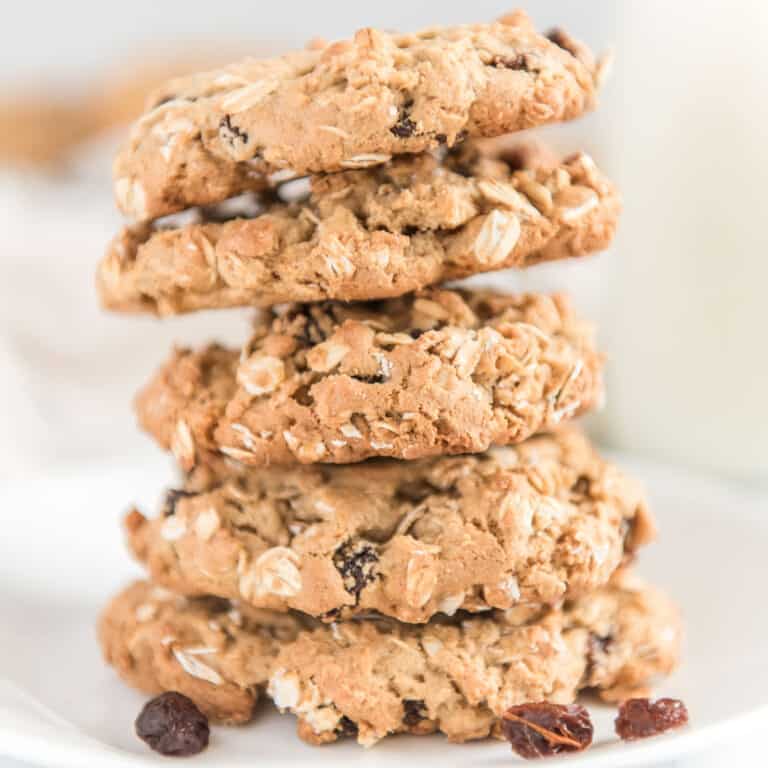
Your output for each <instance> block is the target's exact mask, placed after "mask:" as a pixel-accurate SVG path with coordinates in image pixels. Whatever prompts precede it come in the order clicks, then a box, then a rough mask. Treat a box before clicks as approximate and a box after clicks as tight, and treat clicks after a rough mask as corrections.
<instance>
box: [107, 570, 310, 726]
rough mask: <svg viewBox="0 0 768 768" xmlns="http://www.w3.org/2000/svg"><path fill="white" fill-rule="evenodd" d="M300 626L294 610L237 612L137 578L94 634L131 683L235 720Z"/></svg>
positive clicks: (243, 717) (246, 715)
mask: <svg viewBox="0 0 768 768" xmlns="http://www.w3.org/2000/svg"><path fill="white" fill-rule="evenodd" d="M305 624H306V623H305ZM302 626H303V624H302V619H301V617H299V616H298V615H291V614H287V613H274V612H270V611H259V610H256V609H254V608H247V609H244V610H243V611H241V610H240V609H239V608H238V607H236V606H234V605H232V604H230V603H229V602H228V601H227V600H221V599H219V598H215V597H201V598H197V599H196V600H186V599H185V598H183V597H177V596H175V595H173V594H172V593H171V592H169V591H168V590H167V589H163V588H162V587H157V586H153V585H151V584H149V583H148V582H145V581H137V582H135V583H134V584H132V585H131V586H130V587H128V588H127V589H125V590H123V591H122V592H121V593H120V594H119V595H118V596H117V597H116V598H115V599H114V600H112V602H111V603H110V604H109V606H108V607H107V608H106V610H105V611H104V613H103V615H102V617H101V620H100V622H99V639H100V641H101V647H102V650H103V653H104V658H105V660H106V661H107V662H108V663H109V664H111V665H112V666H113V667H114V668H115V669H116V670H117V671H118V673H119V674H120V676H121V677H122V678H123V679H124V680H126V682H128V683H130V684H131V685H132V686H134V687H135V688H139V689H140V690H142V691H145V692H146V693H151V694H155V693H161V692H163V691H179V692H181V693H184V694H185V695H187V696H189V697H190V698H191V699H193V700H194V701H195V702H197V703H198V704H200V705H201V708H202V709H203V710H204V711H205V713H206V714H207V715H208V716H209V717H211V718H213V719H215V720H218V721H220V722H227V723H242V722H247V721H248V720H250V719H251V711H252V710H253V706H254V704H255V703H256V701H257V699H258V697H259V693H260V691H262V690H263V688H264V686H265V684H266V682H267V680H268V679H269V674H270V670H271V668H272V662H273V660H274V658H275V656H276V655H277V653H278V652H279V650H280V648H281V647H282V646H283V645H284V644H285V643H288V642H290V641H291V640H294V639H295V638H296V636H297V634H298V632H299V629H300V628H301V627H302ZM233 630H234V631H233ZM214 654H215V664H211V663H209V662H210V661H213V660H214Z"/></svg>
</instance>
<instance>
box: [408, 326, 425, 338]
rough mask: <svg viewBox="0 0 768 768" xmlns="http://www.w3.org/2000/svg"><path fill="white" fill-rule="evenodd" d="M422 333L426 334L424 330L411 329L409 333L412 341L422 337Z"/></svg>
mask: <svg viewBox="0 0 768 768" xmlns="http://www.w3.org/2000/svg"><path fill="white" fill-rule="evenodd" d="M422 333H425V331H424V329H423V328H411V330H410V331H408V335H409V336H410V337H411V338H412V339H418V338H419V336H421V334H422Z"/></svg>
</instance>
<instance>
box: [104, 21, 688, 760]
mask: <svg viewBox="0 0 768 768" xmlns="http://www.w3.org/2000/svg"><path fill="white" fill-rule="evenodd" d="M601 74H602V66H601V65H600V64H596V63H595V61H594V59H593V58H592V55H591V54H590V52H589V51H588V49H587V48H586V47H585V46H583V45H581V44H580V43H578V42H576V41H574V40H573V39H572V38H570V37H569V36H568V35H567V34H565V33H564V32H562V31H556V32H554V33H551V34H549V35H548V36H543V35H540V34H538V33H537V32H536V31H535V30H534V29H533V28H532V26H531V24H530V22H529V20H528V19H527V17H526V16H525V15H524V14H522V13H520V12H516V13H513V14H510V15H509V16H507V17H504V18H503V19H501V20H499V21H498V22H495V23H492V24H487V25H475V26H468V27H455V28H446V29H431V30H428V31H425V32H422V33H420V34H416V35H390V34H385V33H381V32H377V31H375V30H371V29H366V30H361V31H360V32H358V33H357V34H356V35H355V36H354V38H353V39H351V40H348V41H343V42H337V43H334V44H332V45H323V44H317V45H313V46H312V47H311V48H310V49H308V50H305V51H301V52H297V53H293V54H289V55H287V56H285V57H283V58H280V59H275V60H270V61H259V60H246V61H243V62H239V63H237V64H234V65H232V66H230V67H226V68H224V69H221V70H218V71H215V72H210V73H205V74H201V75H196V76H193V77H188V78H183V79H179V80H174V81H171V82H169V83H168V84H167V85H166V86H165V87H163V88H162V89H160V90H159V91H157V92H156V93H155V94H154V95H153V96H152V97H151V98H150V100H149V102H148V109H147V112H146V114H145V115H144V116H143V117H142V118H141V119H140V120H139V121H138V122H137V123H136V124H135V125H134V127H133V129H132V132H131V136H130V139H129V141H128V143H127V145H126V146H125V148H124V149H123V150H122V151H121V153H120V154H119V156H118V157H117V159H116V162H115V179H116V181H115V190H116V196H117V200H118V204H119V206H120V208H121V210H122V211H123V212H124V213H125V214H127V215H128V216H130V217H132V218H133V219H134V220H136V221H137V222H138V223H134V224H131V225H130V226H127V227H126V228H125V229H124V230H123V231H122V232H121V233H120V234H119V235H118V236H117V237H116V238H115V239H114V241H113V242H112V243H111V244H110V246H109V248H108V249H107V253H106V255H105V257H104V259H103V261H102V263H101V265H100V267H99V270H98V285H99V290H100V294H101V297H102V300H103V303H104V305H105V306H106V307H108V308H109V309H113V310H117V311H129V312H149V313H155V314H158V315H170V314H175V313H182V312H188V311H193V310H197V309H203V308H218V307H232V306H244V307H245V306H258V307H260V308H261V309H260V310H259V311H258V313H257V318H256V320H255V325H254V329H253V334H252V336H251V338H250V340H249V341H247V342H246V343H245V345H244V346H243V348H242V349H229V348H225V347H223V346H219V345H216V344H214V345H210V346H207V347H203V348H200V349H177V350H175V351H174V352H173V353H172V354H171V356H170V358H169V360H168V361H167V362H166V363H165V364H164V365H163V366H162V367H161V369H160V370H159V372H158V373H157V374H156V375H155V376H154V378H153V379H152V380H151V381H150V382H149V383H148V384H147V386H146V387H145V388H144V389H143V391H142V392H141V393H140V394H139V395H138V398H137V401H136V406H137V411H138V416H139V421H140V423H141V425H142V426H143V427H144V429H145V430H146V431H147V432H148V433H149V434H150V435H152V436H153V437H154V438H155V439H156V440H157V441H158V442H159V443H160V444H161V445H162V446H163V447H164V448H166V449H168V450H170V451H172V452H173V454H174V456H175V457H176V459H177V460H178V463H179V465H180V467H181V470H182V479H181V481H180V483H179V484H177V487H175V488H174V489H173V490H170V491H168V492H167V494H166V497H165V501H164V504H163V505H162V508H161V509H160V510H159V512H158V514H157V516H156V517H154V518H147V517H145V516H144V515H143V514H142V513H141V512H139V511H137V510H133V511H131V512H130V514H129V515H128V517H127V519H126V530H127V534H128V540H129V544H130V548H131V550H132V552H133V554H134V555H135V556H136V557H137V559H138V560H139V561H140V562H141V563H142V564H144V565H145V566H146V569H147V572H148V577H149V580H148V581H146V582H139V583H135V584H133V585H131V586H129V587H128V588H127V589H126V590H125V591H124V592H122V593H121V594H120V595H118V596H117V597H116V598H114V600H113V601H112V602H111V603H110V605H109V606H108V607H107V609H106V611H105V613H104V615H103V617H102V620H101V625H100V637H101V642H102V646H103V649H104V654H105V656H106V658H107V660H108V661H109V662H110V663H111V664H113V665H114V666H115V667H116V668H117V670H118V672H119V673H120V674H121V675H122V676H123V677H124V678H125V679H126V680H127V681H128V682H129V683H130V684H132V685H135V686H136V687H138V688H140V689H142V690H144V691H147V692H150V693H155V692H160V691H165V690H176V691H180V692H182V693H184V694H186V695H187V696H189V697H190V698H192V699H193V700H194V701H195V703H196V704H197V705H198V706H199V707H200V709H201V710H203V712H205V713H206V714H207V715H208V716H210V717H212V718H213V719H215V720H218V721H223V722H229V723H242V722H246V721H248V720H249V719H250V718H251V716H252V711H253V707H254V704H255V702H256V700H257V699H258V697H259V696H260V695H262V694H266V695H267V696H268V697H270V698H271V699H272V700H273V701H274V703H275V705H276V706H277V707H278V708H279V709H280V710H281V711H289V712H292V713H294V714H295V715H297V716H298V720H299V727H298V730H299V734H300V736H301V737H302V738H304V739H305V740H307V741H309V742H312V743H318V744H319V743H324V742H329V741H334V740H336V739H337V738H340V737H342V736H356V738H357V739H358V741H359V742H360V743H362V744H365V745H370V744H373V743H374V742H376V741H377V740H379V739H381V738H382V737H383V736H385V735H387V734H390V733H396V732H402V731H407V732H412V733H419V734H425V733H431V732H434V731H442V732H444V733H445V734H447V736H448V737H449V738H450V739H452V740H455V741H463V740H467V739H474V738H482V737H485V736H488V735H498V726H497V723H498V718H499V716H500V715H501V714H502V713H503V712H504V710H505V709H506V708H508V707H509V706H511V705H513V704H519V703H523V702H532V701H542V700H548V701H554V702H559V703H564V702H570V701H572V700H573V699H574V698H575V696H576V695H577V693H578V692H579V691H580V690H582V689H585V688H590V689H596V690H597V691H599V692H600V694H601V695H602V696H603V697H604V698H606V699H608V700H616V699H620V698H623V697H625V696H627V695H629V694H632V693H635V692H637V691H639V690H642V689H644V688H645V686H646V685H647V684H648V683H649V681H650V680H651V679H652V678H653V677H654V676H656V675H658V674H660V673H666V672H669V671H670V670H671V669H672V667H673V666H674V664H675V663H676V659H677V653H678V642H679V621H678V617H677V612H676V609H675V608H674V606H672V605H671V604H670V603H669V602H668V600H667V599H666V598H665V597H664V596H663V595H661V594H660V593H659V592H657V591H656V590H655V589H653V588H652V587H650V586H647V585H645V584H643V583H641V582H640V581H639V580H638V579H637V578H636V577H634V576H633V575H632V574H631V573H629V572H628V571H627V567H626V566H627V565H628V563H629V561H630V560H631V559H632V558H633V556H634V554H635V552H636V551H637V550H638V549H639V548H640V547H642V545H644V544H645V543H647V542H648V541H649V540H650V539H651V538H652V537H653V532H654V525H653V521H652V518H651V516H650V513H649V511H648V510H647V508H646V505H645V502H644V499H643V496H642V492H641V491H640V490H639V489H638V487H637V486H636V484H635V483H634V482H633V481H632V480H631V479H630V478H628V477H626V476H625V475H623V474H622V473H621V472H620V471H619V470H617V469H616V468H615V467H613V466H612V465H610V464H609V463H607V462H606V461H604V460H603V459H602V458H601V457H600V456H599V455H598V454H597V452H596V451H595V449H594V448H593V447H592V446H591V445H590V443H589V441H588V440H587V438H586V437H585V436H584V435H583V434H581V432H579V431H578V429H577V428H576V427H574V426H571V425H569V422H570V421H571V420H572V419H574V417H576V416H578V415H580V414H582V413H585V412H587V411H589V410H591V409H593V408H594V407H596V406H597V405H598V404H599V402H600V399H601V396H602V376H601V372H602V366H603V358H602V356H601V354H600V353H599V351H598V350H597V349H596V347H595V343H594V338H593V332H592V328H591V327H590V326H589V324H587V323H586V322H585V321H584V320H583V319H581V318H580V317H579V315H578V314H577V313H576V312H575V311H574V310H573V308H572V307H571V304H570V302H569V300H568V299H567V297H566V296H564V295H543V294H525V295H506V294H502V293H494V292H490V291H471V290H461V289H456V288H445V287H439V286H440V284H442V283H444V282H445V281H448V280H455V279H458V278H462V277H465V276H469V275H473V274H478V273H481V272H488V271H491V270H498V269H503V268H510V267H517V268H519V267H527V266H529V265H534V264H537V263H539V262H541V261H544V260H554V259H561V258H566V257H577V256H582V255H586V254H588V253H592V252H595V251H599V250H601V249H603V248H605V247H606V246H607V245H608V244H609V242H610V240H611V238H612V236H613V233H614V230H615V227H616V223H617V218H618V215H619V208H620V203H619V198H618V194H617V191H616V189H615V188H614V186H613V185H612V184H611V182H610V181H609V180H608V179H607V178H606V177H605V176H604V175H603V174H602V173H601V171H600V170H599V169H598V168H597V167H596V165H595V163H594V162H593V161H592V160H591V159H590V158H589V157H587V156H586V155H584V154H575V155H572V156H570V157H566V158H559V157H557V156H554V155H553V154H552V153H551V152H549V151H547V150H545V149H543V148H542V147H540V146H538V145H532V144H530V143H520V142H519V141H515V140H514V139H510V138H509V136H503V135H504V134H510V133H512V132H515V131H518V130H520V129H524V128H532V127H535V126H536V125H539V124H544V123H550V122H556V121H561V120H566V119H570V118H575V117H577V116H578V115H580V114H581V113H582V112H584V111H586V110H588V109H590V108H591V107H592V106H593V105H594V102H595V97H596V90H597V88H598V85H599V82H600V79H601ZM502 136H503V137H502ZM499 137H502V138H499Z"/></svg>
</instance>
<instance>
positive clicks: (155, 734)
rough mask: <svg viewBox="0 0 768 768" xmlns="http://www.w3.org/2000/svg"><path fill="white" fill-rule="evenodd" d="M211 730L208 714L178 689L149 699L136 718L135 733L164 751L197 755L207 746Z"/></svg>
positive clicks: (150, 744)
mask: <svg viewBox="0 0 768 768" xmlns="http://www.w3.org/2000/svg"><path fill="white" fill-rule="evenodd" d="M209 734H210V728H209V727H208V718H207V717H206V716H205V715H204V714H203V713H202V712H201V711H200V710H199V709H198V708H197V706H196V705H195V703H194V702H193V701H192V699H189V698H187V697H186V696H184V695H183V694H181V693H176V692H175V691H168V692H166V693H163V694H161V695H160V696H157V697H156V698H154V699H152V700H151V701H148V702H147V703H146V704H145V705H144V709H142V710H141V712H140V713H139V716H138V717H137V718H136V735H137V736H138V737H139V738H140V739H141V740H142V741H145V742H146V743H147V744H149V746H150V747H151V748H152V749H154V750H155V752H159V753H160V754H161V755H179V756H186V755H196V754H197V753H198V752H202V750H204V749H205V748H206V747H207V746H208V736H209Z"/></svg>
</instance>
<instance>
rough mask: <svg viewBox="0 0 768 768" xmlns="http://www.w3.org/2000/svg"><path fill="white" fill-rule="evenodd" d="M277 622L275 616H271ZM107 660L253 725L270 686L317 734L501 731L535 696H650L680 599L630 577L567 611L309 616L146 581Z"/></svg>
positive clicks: (128, 674) (459, 737)
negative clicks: (328, 620)
mask: <svg viewBox="0 0 768 768" xmlns="http://www.w3.org/2000/svg"><path fill="white" fill-rule="evenodd" d="M272 618H274V619H276V620H277V621H278V622H279V624H278V625H275V626H272V625H270V621H271V619H272ZM100 641H101V645H102V648H103V652H104V656H105V658H106V659H107V661H108V662H110V663H111V664H113V665H114V666H115V667H116V669H117V671H118V672H119V673H120V674H121V676H122V677H123V678H125V680H126V681H127V682H129V683H130V684H131V685H134V686H136V687H138V688H141V689H142V690H144V691H147V692H149V693H155V692H158V691H161V690H166V689H168V688H173V689H174V690H177V691H180V692H181V693H184V694H185V695H187V696H189V697H190V698H192V699H193V700H194V701H195V703H196V704H197V706H198V707H200V709H201V710H202V711H203V712H205V713H206V714H208V715H209V716H211V717H213V718H215V719H217V720H223V721H225V722H245V721H247V720H249V719H250V718H251V716H252V712H253V705H254V702H255V701H256V699H257V697H258V695H259V693H260V692H261V691H262V690H263V689H264V688H265V687H266V689H267V691H268V694H269V696H270V697H271V698H272V699H273V701H274V703H275V704H276V706H277V707H279V708H280V709H281V710H283V711H290V712H293V713H294V714H296V715H297V716H298V718H299V723H298V732H299V735H300V736H301V737H302V738H303V739H305V740H306V741H309V742H310V743H313V744H322V743H325V742H329V741H334V740H336V739H337V738H339V737H340V736H356V737H357V740H358V741H359V742H360V743H361V744H364V745H366V746H369V745H371V744H374V743H375V742H376V741H378V740H380V739H381V738H383V737H384V736H386V735H387V734H390V733H398V732H410V733H416V734H427V733H432V732H434V731H441V732H443V733H445V734H446V735H447V736H448V738H449V739H451V740H452V741H466V740H470V739H478V738H484V737H486V736H488V735H498V733H497V730H496V729H497V719H498V717H499V716H500V715H501V714H502V712H504V710H505V709H507V708H508V707H510V706H512V705H514V704H519V703H523V702H527V701H541V700H544V699H546V700H549V701H554V702H560V703H567V702H570V701H572V700H573V699H574V698H575V696H576V694H577V693H578V691H579V690H581V689H584V688H590V689H596V690H597V691H598V692H599V693H600V695H601V696H603V697H604V698H606V699H608V700H615V699H622V698H625V697H627V696H631V695H638V694H641V693H644V692H645V686H646V685H647V684H648V683H649V682H650V681H651V680H652V678H654V677H655V676H656V675H659V674H666V673H668V672H670V671H671V670H672V669H673V668H674V666H675V665H676V663H677V658H678V652H679V643H680V623H679V617H678V613H677V609H676V608H675V606H674V605H673V604H672V603H671V602H670V601H669V600H668V599H667V598H666V597H665V596H664V595H662V594H661V593H659V592H657V591H656V590H655V589H653V588H651V587H648V586H646V585H643V584H642V583H639V582H637V581H636V580H635V579H634V577H633V576H631V575H628V574H622V575H621V576H620V577H619V578H618V579H617V581H616V583H615V584H613V585H611V586H609V587H606V588H603V589H601V590H598V591H596V592H593V593H591V594H590V595H587V596H585V597H583V598H579V599H577V600H574V601H570V602H567V603H565V604H564V605H563V607H562V608H560V609H549V610H542V611H532V610H525V609H522V610H521V609H511V610H509V611H493V612H491V613H486V614H483V615H481V616H476V617H471V616H468V615H467V614H461V615H457V616H456V617H453V618H452V619H446V620H444V621H434V622H431V623H430V624H426V625H409V624H402V623H399V622H396V621H393V620H391V619H383V618H378V619H377V618H370V619H368V620H366V621H347V622H340V623H335V624H332V625H330V626H327V625H320V624H316V625H314V626H313V625H312V624H311V623H310V622H309V620H302V619H298V618H295V617H293V616H290V615H289V616H286V615H284V614H274V613H273V614H267V613H265V612H263V611H261V612H259V611H255V610H254V609H253V608H250V607H246V606H241V605H235V604H232V603H229V602H227V601H220V600H219V601H214V602H213V603H211V602H210V598H202V599H184V598H179V597H174V596H173V595H172V594H171V593H168V592H166V591H164V590H160V591H158V589H157V588H156V587H152V586H151V585H150V584H149V583H147V582H138V583H136V584H134V585H132V586H131V587H129V588H128V589H127V590H126V591H124V592H123V593H121V594H120V595H118V596H117V597H116V598H115V599H114V600H113V601H112V602H111V603H110V605H109V606H108V607H107V609H106V611H105V613H104V615H103V617H102V619H101V624H100Z"/></svg>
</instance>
